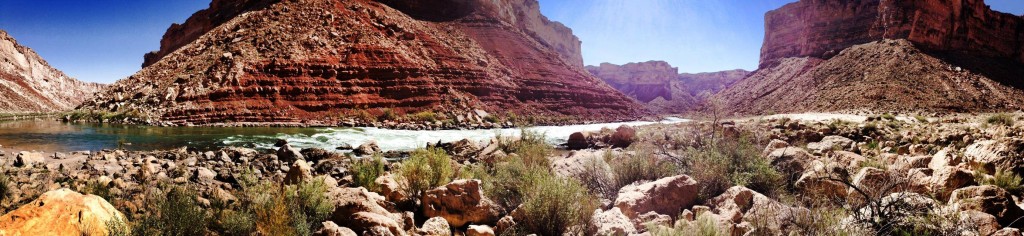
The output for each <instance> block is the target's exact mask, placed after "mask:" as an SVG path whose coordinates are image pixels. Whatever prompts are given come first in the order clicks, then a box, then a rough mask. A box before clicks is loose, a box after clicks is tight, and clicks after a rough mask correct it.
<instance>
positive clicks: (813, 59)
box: [716, 0, 1024, 114]
mask: <svg viewBox="0 0 1024 236" xmlns="http://www.w3.org/2000/svg"><path fill="white" fill-rule="evenodd" d="M765 20H766V23H765V25H766V26H765V27H766V29H765V31H766V33H765V39H764V45H763V47H762V49H761V61H760V68H759V69H758V70H757V71H755V72H754V73H753V74H751V75H750V76H749V77H747V78H746V79H744V80H741V81H739V82H737V83H736V84H734V85H733V86H732V87H730V88H727V89H725V90H723V91H722V92H721V93H719V94H717V95H716V99H721V100H723V101H726V102H725V104H723V106H722V107H721V109H722V110H724V111H727V112H731V113H733V114H771V113H778V112H783V113H784V112H807V111H820V112H836V111H843V112H856V111H861V112H864V111H866V112H914V111H932V112H975V111H1004V110H1017V109H1021V108H1022V106H1024V93H1022V90H1021V89H1022V88H1024V80H1021V79H1020V76H1019V75H1020V74H1021V73H1024V66H1022V64H1021V62H1022V61H1024V60H1022V58H1021V57H1020V56H1021V52H1022V51H1021V50H1022V45H1024V43H1022V41H1021V40H1022V39H1024V37H1022V35H1024V30H1022V29H1024V19H1022V18H1021V17H1020V16H1014V15H1011V14H1006V13H1000V12H996V11H992V10H991V9H990V8H989V7H988V6H987V5H986V4H985V3H984V1H982V0H961V1H952V2H939V1H893V0H860V1H830V0H804V1H799V2H795V3H791V4H788V5H786V6H783V7H782V8H780V9H776V10H773V11H770V12H768V13H767V14H766V15H765Z"/></svg>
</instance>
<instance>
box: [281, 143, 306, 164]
mask: <svg viewBox="0 0 1024 236" xmlns="http://www.w3.org/2000/svg"><path fill="white" fill-rule="evenodd" d="M277 159H278V160H281V161H283V162H285V163H292V162H294V161H296V160H305V158H304V157H303V156H302V153H301V152H299V150H298V149H295V148H292V145H290V144H285V145H284V146H281V148H280V149H277Z"/></svg>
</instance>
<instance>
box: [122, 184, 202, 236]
mask: <svg viewBox="0 0 1024 236" xmlns="http://www.w3.org/2000/svg"><path fill="white" fill-rule="evenodd" d="M147 197H150V198H149V199H147V201H148V202H147V203H148V204H147V209H146V210H145V212H146V215H144V216H143V217H142V219H138V220H137V221H136V222H137V223H136V225H135V227H133V228H132V235H171V236H185V235H204V234H205V233H206V227H207V223H208V217H207V215H206V211H205V210H204V209H203V208H202V207H200V206H199V202H198V201H197V200H196V197H197V194H196V192H195V190H193V189H191V188H189V187H185V186H174V187H170V189H169V190H167V191H166V193H160V192H151V193H149V194H147Z"/></svg>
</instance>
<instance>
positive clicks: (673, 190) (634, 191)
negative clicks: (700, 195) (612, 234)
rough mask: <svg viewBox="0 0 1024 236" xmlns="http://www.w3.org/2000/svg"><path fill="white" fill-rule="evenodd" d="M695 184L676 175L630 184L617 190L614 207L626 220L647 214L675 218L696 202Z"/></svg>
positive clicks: (696, 188) (691, 179)
mask: <svg viewBox="0 0 1024 236" xmlns="http://www.w3.org/2000/svg"><path fill="white" fill-rule="evenodd" d="M697 190H698V186H697V181H695V180H693V178H690V176H686V175H677V176H672V177H666V178H662V179H659V180H655V181H652V182H649V183H644V184H631V185H628V186H626V187H623V188H622V189H620V190H619V196H618V198H616V199H615V204H614V206H615V207H618V208H619V209H620V210H622V213H623V214H625V215H626V216H628V217H630V218H636V217H637V216H639V215H640V214H643V213H647V212H651V211H654V212H657V213H659V214H666V215H676V214H679V212H680V211H682V210H683V209H686V208H690V207H691V206H693V204H694V203H695V201H696V200H697Z"/></svg>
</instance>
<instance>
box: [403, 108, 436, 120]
mask: <svg viewBox="0 0 1024 236" xmlns="http://www.w3.org/2000/svg"><path fill="white" fill-rule="evenodd" d="M409 119H411V120H413V121H429V122H434V121H437V113H434V112H433V111H421V112H417V113H415V114H412V115H410V116H409Z"/></svg>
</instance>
